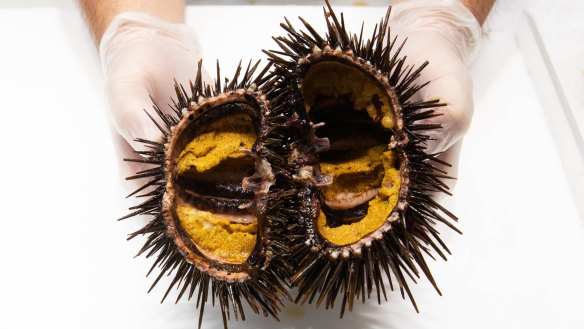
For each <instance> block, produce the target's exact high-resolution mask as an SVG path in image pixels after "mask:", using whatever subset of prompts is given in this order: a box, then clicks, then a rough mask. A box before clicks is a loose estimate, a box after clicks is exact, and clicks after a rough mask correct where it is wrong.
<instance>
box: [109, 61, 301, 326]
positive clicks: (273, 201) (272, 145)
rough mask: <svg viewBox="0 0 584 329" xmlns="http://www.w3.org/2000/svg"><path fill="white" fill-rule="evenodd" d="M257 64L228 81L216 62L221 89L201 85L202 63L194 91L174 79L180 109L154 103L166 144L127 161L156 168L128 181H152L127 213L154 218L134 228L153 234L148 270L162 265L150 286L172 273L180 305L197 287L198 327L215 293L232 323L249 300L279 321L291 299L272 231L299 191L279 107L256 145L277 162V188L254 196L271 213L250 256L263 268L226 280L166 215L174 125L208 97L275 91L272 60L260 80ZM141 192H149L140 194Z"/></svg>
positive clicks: (283, 250)
mask: <svg viewBox="0 0 584 329" xmlns="http://www.w3.org/2000/svg"><path fill="white" fill-rule="evenodd" d="M258 64H259V61H258V62H257V63H255V65H253V66H252V65H251V62H250V64H248V66H247V68H246V70H245V71H244V72H243V77H242V78H240V74H241V73H242V67H241V62H240V65H239V66H238V68H237V70H236V73H235V75H234V77H233V78H232V79H231V80H230V81H229V80H227V79H226V80H225V83H224V84H223V85H222V84H221V80H220V79H221V75H220V72H219V64H217V79H216V83H215V85H214V86H210V85H206V84H204V83H203V82H202V76H201V65H202V63H201V62H199V65H198V71H197V76H196V79H195V82H194V83H192V82H191V84H190V93H188V92H187V91H186V90H185V89H184V87H183V86H180V85H178V84H175V90H176V97H177V100H176V101H174V105H173V113H170V114H168V113H165V112H164V111H163V110H162V109H161V108H160V107H159V106H158V105H156V104H155V105H154V106H153V107H154V110H155V112H156V113H157V115H158V118H153V117H152V116H150V115H149V114H148V112H146V114H148V116H150V118H151V119H152V121H153V122H154V123H155V124H156V125H157V126H158V128H159V129H160V131H161V132H162V135H163V140H162V142H156V141H150V140H145V139H137V141H138V142H141V143H142V144H143V145H144V147H145V149H146V150H144V151H137V152H136V153H137V154H138V155H139V157H137V158H135V159H124V160H125V161H131V162H138V163H144V164H149V165H152V167H151V168H149V169H146V170H143V171H140V172H137V173H136V174H135V175H133V176H131V177H128V178H127V179H129V180H134V179H144V180H146V182H145V183H144V185H143V186H142V187H140V188H138V189H137V190H135V191H134V192H133V193H131V194H130V195H129V196H137V197H138V198H145V199H146V201H144V202H142V203H140V204H138V205H136V206H133V207H131V208H130V210H131V211H132V212H131V213H129V214H128V215H126V216H124V217H122V218H121V219H126V218H130V217H134V216H138V215H146V216H150V217H151V220H150V221H149V223H147V224H146V225H145V226H144V227H143V228H141V229H140V230H138V231H136V232H134V233H131V234H130V235H129V238H128V239H132V238H135V237H137V236H141V235H143V236H146V242H145V244H144V246H143V247H142V248H141V250H140V251H139V252H138V255H142V254H145V255H146V257H147V258H149V257H154V258H155V261H154V264H153V265H152V267H151V269H150V271H149V272H148V275H150V274H151V272H153V270H154V269H155V268H158V269H159V270H160V273H159V274H158V276H157V277H156V279H155V280H154V282H153V284H152V287H151V288H150V290H152V289H153V288H154V286H155V285H156V284H157V283H158V282H159V280H160V279H161V278H162V277H163V276H165V275H166V276H170V277H172V281H171V283H170V285H169V287H168V288H167V290H166V293H165V294H164V297H163V299H162V300H163V301H164V299H165V298H166V297H167V295H168V294H169V292H170V291H171V289H172V288H173V287H176V289H177V290H178V291H179V293H178V297H177V299H176V302H178V301H179V300H180V299H181V298H182V297H183V296H187V298H188V299H189V300H190V299H191V298H192V297H193V296H194V295H195V291H197V296H196V299H197V303H196V307H197V308H199V310H200V311H199V312H200V314H199V327H201V323H202V318H203V313H204V309H205V304H206V302H207V301H208V299H209V297H211V300H212V304H213V305H214V304H215V299H217V300H218V302H219V305H220V308H221V313H222V317H223V323H224V327H225V328H226V327H227V320H229V318H230V314H231V313H233V315H234V317H235V319H236V320H237V319H238V317H241V319H242V320H245V315H244V311H243V300H245V301H246V302H247V304H248V305H249V306H250V308H251V309H252V310H253V312H255V313H260V312H261V313H262V314H263V315H264V316H273V317H274V318H276V319H278V312H279V311H280V309H281V307H282V299H283V298H289V296H288V293H287V291H286V287H285V286H286V284H285V283H283V282H284V281H283V279H284V278H286V277H288V276H289V275H290V272H291V268H290V266H288V265H287V264H286V263H285V262H283V261H282V259H281V257H279V255H285V254H288V253H289V251H288V249H287V246H286V245H285V244H282V243H281V242H280V241H278V240H276V239H274V238H272V235H271V232H270V231H271V230H272V228H278V229H282V225H285V223H286V220H285V219H284V218H285V217H286V216H287V215H288V214H287V212H288V211H290V209H288V208H286V206H289V205H288V204H287V203H286V198H284V196H289V195H291V194H293V193H294V192H293V191H291V190H288V189H286V187H285V186H286V185H285V184H281V182H282V181H285V180H286V179H287V178H286V177H287V175H288V171H287V170H284V169H283V168H282V165H283V163H282V159H281V156H280V154H281V153H282V152H285V148H286V145H287V143H286V139H287V138H288V136H287V135H286V134H285V131H284V128H286V129H287V127H285V125H286V124H287V123H288V121H289V120H288V118H287V117H286V116H285V115H283V114H282V111H281V110H279V109H278V107H277V106H276V107H275V108H266V109H263V113H262V118H261V120H262V122H260V125H261V126H262V127H263V128H262V129H261V130H260V133H259V134H258V136H257V142H256V144H255V145H254V152H255V153H256V155H257V156H258V157H259V158H263V159H265V160H267V161H268V162H269V163H270V164H271V166H272V171H273V173H274V175H275V179H276V184H274V185H273V186H272V187H271V189H270V191H269V192H268V193H267V194H265V195H263V196H261V197H260V198H256V200H255V202H256V206H257V207H259V208H262V209H260V210H259V211H262V212H263V213H264V214H266V215H265V219H264V222H263V223H260V224H261V225H259V226H261V227H260V228H259V230H258V235H260V234H262V235H265V238H262V239H261V241H262V245H261V252H260V254H259V256H258V255H256V256H251V257H259V258H260V259H259V260H257V259H255V260H253V261H251V262H255V263H256V264H257V266H254V267H253V271H252V272H250V273H249V278H248V279H246V280H221V278H217V277H215V276H213V275H210V274H209V273H207V272H206V271H204V270H202V269H201V268H199V267H197V266H195V265H194V264H193V263H192V262H191V261H189V260H188V259H187V255H186V254H185V253H184V251H183V250H181V249H180V248H179V247H178V246H177V244H176V243H175V239H174V237H173V233H171V231H172V230H171V229H170V228H169V225H168V223H167V220H165V214H164V211H163V208H164V205H163V204H164V202H165V201H164V199H165V193H166V192H167V183H168V179H169V178H168V177H169V176H168V173H167V172H166V170H167V165H168V164H167V163H166V161H167V160H168V159H167V152H168V145H169V144H168V143H169V139H170V138H171V137H172V134H173V131H174V130H175V127H176V126H177V124H179V122H180V121H181V119H183V117H185V116H189V115H192V114H193V112H192V108H193V107H194V106H196V105H197V103H201V102H204V101H205V100H206V99H210V98H213V97H218V96H220V95H226V94H230V93H234V92H241V90H243V91H245V92H247V93H248V94H249V93H253V94H254V95H256V96H257V95H259V94H262V93H265V94H271V93H274V92H273V91H271V90H272V89H273V88H272V86H273V81H274V79H273V77H272V76H271V75H270V74H267V72H268V71H269V69H270V65H268V66H266V67H265V68H264V69H263V70H262V72H261V73H259V74H258V75H257V76H256V77H255V78H254V77H253V76H254V72H255V71H256V69H257V67H258ZM256 90H257V91H256ZM262 97H263V96H262ZM268 98H270V97H268ZM144 191H148V192H144ZM139 193H143V194H141V195H138V194H139ZM150 290H149V291H150Z"/></svg>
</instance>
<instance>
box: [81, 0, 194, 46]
mask: <svg viewBox="0 0 584 329" xmlns="http://www.w3.org/2000/svg"><path fill="white" fill-rule="evenodd" d="M79 6H80V7H81V10H82V11H83V13H84V14H85V18H86V20H87V24H88V25H89V28H90V29H91V33H92V34H93V38H94V40H95V42H96V43H97V44H99V42H100V41H101V37H102V36H103V33H104V32H105V30H106V28H107V27H108V25H109V24H110V22H111V21H112V20H113V18H114V17H115V16H116V15H117V14H119V13H122V12H127V11H131V12H141V13H147V14H151V15H153V16H156V17H159V18H162V19H164V20H167V21H169V22H173V23H181V22H184V12H185V1H184V0H165V1H152V0H79Z"/></svg>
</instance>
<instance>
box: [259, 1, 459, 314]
mask: <svg viewBox="0 0 584 329" xmlns="http://www.w3.org/2000/svg"><path fill="white" fill-rule="evenodd" d="M327 8H328V10H327V9H325V10H324V15H325V20H326V25H327V27H328V33H326V34H325V35H324V36H322V35H320V34H319V33H318V32H316V31H315V29H314V28H313V27H312V26H311V25H310V24H309V23H308V22H306V21H305V20H304V19H302V18H299V19H300V21H301V22H302V23H303V25H304V27H305V30H297V29H295V28H294V27H293V26H292V24H291V23H290V22H289V21H288V20H287V19H286V21H285V23H282V24H281V27H282V28H283V29H284V30H285V31H286V32H287V35H286V36H280V37H276V38H274V40H275V42H276V43H277V44H278V46H279V47H280V49H279V50H271V51H264V52H265V53H266V54H267V55H268V56H269V59H270V61H272V62H273V63H274V64H275V72H276V75H277V76H279V80H278V81H277V83H276V87H275V89H276V90H279V91H278V93H279V94H280V95H281V97H284V98H285V101H284V104H288V106H289V107H291V108H293V110H292V111H293V112H295V113H296V114H295V115H296V116H297V117H299V118H303V119H304V120H306V121H308V120H307V112H306V109H305V107H304V100H303V96H302V90H301V87H302V86H301V84H302V77H303V74H304V73H305V72H306V70H307V67H308V66H310V65H311V61H314V60H316V59H317V58H318V57H323V56H324V57H327V58H328V59H333V60H334V59H337V60H339V61H340V60H347V59H348V60H351V61H352V62H353V63H356V65H359V66H360V67H361V68H362V69H363V70H364V71H367V72H368V73H369V74H371V75H372V76H373V77H374V78H375V79H376V80H377V81H378V82H380V83H382V84H384V85H389V87H390V88H389V89H390V90H389V91H390V95H389V96H390V98H391V100H392V103H393V108H394V111H395V112H397V113H396V115H397V116H398V119H400V120H399V121H401V122H398V124H397V125H398V127H397V129H395V135H394V136H393V138H392V140H391V141H388V142H389V143H390V147H392V148H394V149H395V150H396V152H398V154H400V159H401V163H402V166H401V169H400V170H401V176H402V181H403V185H404V186H402V188H401V189H400V193H399V201H398V204H397V206H396V207H395V209H394V210H393V211H392V212H391V213H390V215H389V216H388V218H387V220H386V224H384V225H386V226H387V229H385V230H383V232H379V230H377V231H376V232H373V233H372V234H370V235H368V236H366V237H365V238H364V239H363V240H365V241H362V242H363V243H361V245H360V246H359V247H358V248H351V247H347V246H341V247H339V246H335V245H331V244H330V243H327V242H326V241H323V238H322V237H321V236H319V234H318V233H317V232H316V227H315V224H314V222H312V220H311V218H314V216H315V212H318V207H319V206H318V204H317V201H315V200H316V198H315V197H314V194H315V191H316V185H317V184H318V182H315V180H318V179H319V177H316V178H315V179H313V180H312V181H306V180H302V179H296V181H295V182H294V184H296V185H295V189H296V190H297V191H298V194H297V196H298V198H297V200H296V203H297V206H298V209H299V212H297V213H295V214H293V215H292V216H291V217H289V219H290V225H289V227H287V230H286V231H285V232H277V234H280V236H281V237H282V238H288V240H287V241H288V243H289V245H290V250H291V254H290V255H291V256H290V259H289V262H290V263H292V264H297V265H296V268H295V271H294V274H293V275H292V276H291V278H290V282H291V284H292V285H293V286H295V287H297V288H298V291H299V292H298V295H297V297H296V302H300V303H304V302H306V301H308V302H309V303H313V302H315V303H316V305H317V306H319V305H321V304H323V303H324V304H325V307H326V308H327V309H328V308H332V307H333V306H334V304H335V302H336V300H337V298H338V297H340V298H341V311H340V312H341V317H342V316H343V314H344V312H345V309H347V308H348V310H349V311H350V310H351V309H352V307H353V303H354V301H355V299H357V300H359V299H361V300H362V301H363V302H365V299H366V297H367V298H370V297H371V293H372V292H373V290H375V292H376V294H377V300H378V303H381V295H383V298H384V299H385V300H387V293H386V290H385V284H384V278H383V276H384V275H385V276H386V277H387V279H388V281H389V285H390V289H391V290H393V289H394V284H395V283H397V287H399V290H400V292H401V295H402V298H405V294H407V296H408V298H409V299H410V301H411V302H412V304H413V306H414V308H415V309H416V311H417V310H418V308H417V305H416V303H415V300H414V297H413V296H412V293H411V291H410V288H409V286H408V281H409V280H411V281H413V282H416V278H419V277H420V274H422V273H423V275H425V276H426V277H427V278H428V279H429V281H430V282H431V283H432V285H433V286H434V287H435V289H436V290H437V291H438V293H439V294H440V291H439V289H438V287H437V285H436V282H435V280H434V279H433V277H432V274H431V273H430V270H429V268H428V265H427V263H426V260H425V256H424V255H427V256H429V257H431V258H433V259H434V256H433V253H434V252H435V253H437V254H438V255H439V256H440V257H441V258H443V259H446V255H445V254H446V253H450V251H449V250H448V248H447V247H446V245H445V244H444V243H443V241H442V240H441V239H440V237H439V232H438V230H437V229H436V227H435V224H436V223H437V222H441V223H444V224H446V225H447V226H448V227H450V228H452V229H453V230H455V231H457V232H459V231H458V229H456V228H455V227H454V226H453V224H452V221H456V220H457V218H456V217H455V216H454V215H453V214H452V213H451V212H449V211H448V210H446V209H445V208H444V207H442V206H441V205H440V204H438V203H437V202H436V201H434V199H433V198H432V197H431V196H430V195H431V194H433V193H436V192H443V193H446V194H450V193H449V192H448V187H447V185H446V184H445V183H444V182H443V181H442V180H443V179H450V178H451V177H449V176H447V173H446V172H445V171H443V170H442V169H440V168H439V166H437V165H441V166H449V165H448V164H447V163H444V162H442V161H441V160H439V159H438V158H437V157H436V156H437V155H435V154H427V153H426V152H425V143H426V141H427V140H428V139H429V137H428V136H427V135H425V132H427V131H429V130H433V129H439V128H440V125H438V124H431V123H421V122H420V121H421V120H425V119H430V118H433V117H435V116H438V115H440V114H439V113H437V112H435V111H434V108H436V107H439V106H444V104H441V103H439V101H438V100H434V101H425V102H422V101H417V102H415V101H412V100H411V99H412V96H413V95H414V94H415V93H416V92H418V91H419V90H420V89H422V88H423V87H424V86H425V85H426V84H427V83H424V84H422V85H417V84H415V82H414V81H415V80H416V79H417V78H418V77H419V76H420V72H421V71H422V70H423V69H424V67H426V65H428V63H427V62H426V63H424V64H423V65H421V66H420V67H418V68H415V67H411V66H406V64H405V56H401V55H400V52H401V49H402V47H403V43H402V44H399V45H398V44H397V43H396V42H397V41H396V40H397V37H394V38H393V40H392V39H390V33H389V26H388V20H389V14H390V10H391V7H390V8H389V9H388V11H387V14H386V15H385V17H384V18H382V19H381V21H380V23H379V24H378V25H376V26H375V29H374V32H373V35H372V36H371V38H370V39H367V40H365V39H363V27H362V28H361V33H360V34H359V36H357V35H356V34H352V35H350V34H349V33H348V32H347V30H346V29H345V23H344V18H343V15H342V14H341V16H340V19H339V18H338V16H337V15H336V14H335V13H334V12H333V10H332V8H331V6H330V4H329V3H328V1H327ZM304 129H305V130H308V131H309V132H308V133H307V135H306V136H305V137H304V139H303V142H304V145H300V146H298V148H297V149H299V150H301V153H302V156H301V157H297V162H296V163H290V168H289V170H290V171H291V174H290V175H291V176H296V177H298V176H299V175H298V172H299V171H300V170H301V168H302V166H304V165H306V164H310V165H313V166H318V153H319V152H321V151H322V150H324V149H326V147H327V146H326V145H325V144H326V143H325V142H323V141H322V140H319V139H318V138H316V137H315V132H314V127H313V125H312V123H310V122H305V127H304ZM459 233H460V232H459ZM394 280H395V281H394Z"/></svg>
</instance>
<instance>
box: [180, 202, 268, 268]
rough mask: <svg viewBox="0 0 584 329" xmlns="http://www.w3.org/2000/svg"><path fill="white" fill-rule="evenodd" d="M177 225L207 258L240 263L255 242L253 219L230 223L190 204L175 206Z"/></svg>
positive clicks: (246, 256) (251, 249) (247, 256)
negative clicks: (247, 221) (246, 222)
mask: <svg viewBox="0 0 584 329" xmlns="http://www.w3.org/2000/svg"><path fill="white" fill-rule="evenodd" d="M176 213H177V215H178V218H179V222H180V225H181V226H182V228H183V229H184V230H185V232H186V233H187V234H188V235H189V237H190V238H191V239H192V241H193V243H194V244H195V245H196V246H197V247H198V248H199V250H201V252H203V253H204V254H205V255H207V256H208V257H210V258H213V259H216V260H219V261H222V262H226V263H232V264H242V263H244V262H245V261H246V260H247V259H248V258H249V256H250V255H251V252H252V251H253V248H254V247H255V244H256V235H257V223H251V224H238V223H232V222H231V221H230V220H229V219H228V218H224V217H222V216H221V215H216V214H213V213H211V212H208V211H202V210H198V209H195V208H192V207H190V206H185V205H182V206H178V207H177V209H176Z"/></svg>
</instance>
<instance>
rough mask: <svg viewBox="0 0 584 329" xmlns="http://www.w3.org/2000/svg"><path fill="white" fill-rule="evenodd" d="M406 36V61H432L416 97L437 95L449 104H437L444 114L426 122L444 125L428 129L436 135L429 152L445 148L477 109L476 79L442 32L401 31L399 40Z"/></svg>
mask: <svg viewBox="0 0 584 329" xmlns="http://www.w3.org/2000/svg"><path fill="white" fill-rule="evenodd" d="M406 37H407V41H406V43H405V45H404V47H403V50H402V54H403V55H405V56H407V57H406V65H408V66H414V67H420V66H421V65H423V64H424V63H425V62H426V61H428V62H429V63H428V65H427V66H426V67H425V68H424V69H423V70H422V71H421V72H420V76H419V77H418V78H417V80H416V84H418V85H422V84H424V83H427V82H429V83H428V84H427V85H426V86H425V87H424V88H422V89H421V90H420V91H419V92H418V93H417V94H416V95H415V96H414V99H413V101H420V100H422V101H431V100H436V99H437V100H440V102H441V103H444V104H446V106H444V107H436V108H435V111H436V112H438V113H441V116H438V117H434V118H430V119H426V120H424V121H423V122H422V123H437V124H440V125H441V126H442V128H441V129H437V130H430V131H428V132H427V134H428V135H429V136H430V137H431V138H432V139H431V140H429V141H428V143H427V150H428V152H429V153H439V152H443V151H445V150H447V149H448V148H449V147H450V146H452V145H453V144H454V143H456V142H457V141H458V140H459V139H460V138H462V136H463V135H464V134H465V133H466V131H467V130H468V127H469V125H470V121H471V118H472V113H473V100H472V80H471V78H470V75H469V73H468V70H467V68H466V66H465V65H464V64H463V63H462V61H461V60H460V59H459V57H458V56H457V55H456V53H455V50H454V49H453V48H452V47H449V45H448V42H447V41H446V40H442V38H441V37H440V36H438V35H432V34H428V33H420V32H410V33H406V34H404V35H401V36H400V37H399V38H398V40H402V41H403V40H405V39H406ZM400 38H401V39H400Z"/></svg>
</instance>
